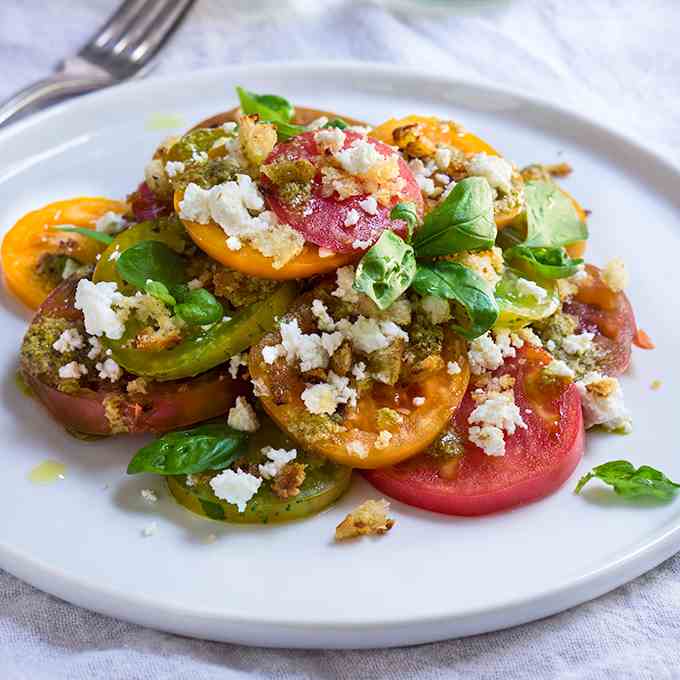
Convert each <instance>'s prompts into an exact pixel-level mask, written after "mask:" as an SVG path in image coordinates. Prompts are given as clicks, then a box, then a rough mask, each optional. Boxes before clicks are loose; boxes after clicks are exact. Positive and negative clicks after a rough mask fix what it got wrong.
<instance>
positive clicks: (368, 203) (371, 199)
mask: <svg viewBox="0 0 680 680" xmlns="http://www.w3.org/2000/svg"><path fill="white" fill-rule="evenodd" d="M359 207H360V208H361V209H362V210H363V211H364V212H365V213H367V214H368V215H377V214H378V201H376V199H375V196H367V197H366V198H365V199H364V200H363V201H359Z"/></svg>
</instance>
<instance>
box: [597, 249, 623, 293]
mask: <svg viewBox="0 0 680 680" xmlns="http://www.w3.org/2000/svg"><path fill="white" fill-rule="evenodd" d="M602 280H603V281H604V283H605V285H606V286H607V288H609V290H611V291H613V292H614V293H620V292H621V291H622V290H624V289H625V288H626V286H627V285H628V272H627V271H626V265H625V264H624V262H623V260H622V259H621V258H620V257H615V258H614V259H613V260H611V261H610V262H609V263H607V265H606V266H605V268H604V269H603V270H602Z"/></svg>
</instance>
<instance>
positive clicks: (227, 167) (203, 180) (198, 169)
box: [170, 158, 238, 191]
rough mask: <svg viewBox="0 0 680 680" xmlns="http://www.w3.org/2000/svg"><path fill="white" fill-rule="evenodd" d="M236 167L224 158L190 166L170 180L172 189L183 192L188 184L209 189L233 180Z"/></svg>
mask: <svg viewBox="0 0 680 680" xmlns="http://www.w3.org/2000/svg"><path fill="white" fill-rule="evenodd" d="M237 170H238V167H237V166H236V164H235V163H234V162H233V161H230V160H228V159H226V158H211V159H210V160H208V161H207V162H206V163H198V164H192V165H190V166H189V167H187V168H186V169H185V170H184V172H182V173H179V174H177V175H175V176H174V177H171V178H170V183H171V184H172V187H173V189H175V190H177V191H184V189H186V188H187V186H189V184H197V185H198V186H200V187H201V188H203V189H210V188H211V187H214V186H216V185H218V184H222V183H223V182H227V181H229V180H231V179H234V176H235V175H236V172H237Z"/></svg>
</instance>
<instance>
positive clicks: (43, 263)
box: [35, 253, 70, 288]
mask: <svg viewBox="0 0 680 680" xmlns="http://www.w3.org/2000/svg"><path fill="white" fill-rule="evenodd" d="M69 259H70V258H69V257H68V256H67V255H61V254H58V253H45V254H44V255H42V256H41V258H40V259H39V260H38V264H37V266H36V268H35V273H36V274H37V275H38V276H39V277H40V278H41V279H42V280H43V281H45V282H46V283H47V285H48V286H50V287H51V288H56V287H57V286H58V285H59V284H60V283H61V281H62V276H63V274H64V267H66V261H67V260H69Z"/></svg>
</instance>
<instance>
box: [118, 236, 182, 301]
mask: <svg viewBox="0 0 680 680" xmlns="http://www.w3.org/2000/svg"><path fill="white" fill-rule="evenodd" d="M116 269H117V270H118V273H119V274H120V276H121V277H122V278H123V279H125V280H126V281H127V282H128V283H131V284H132V285H133V286H135V287H136V288H139V290H146V282H147V281H148V280H149V279H151V280H152V281H158V282H160V283H162V284H164V285H165V286H166V287H167V288H170V286H172V285H173V284H176V283H181V282H182V281H184V279H185V278H186V277H185V275H184V261H183V260H182V258H181V257H180V256H179V255H178V254H177V253H176V252H175V251H174V250H172V249H171V248H170V247H168V246H167V245H165V243H162V242H161V241H140V242H139V243H136V244H135V245H134V246H132V247H130V248H128V249H127V250H125V251H123V253H122V254H121V256H120V257H119V258H118V260H117V261H116Z"/></svg>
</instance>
